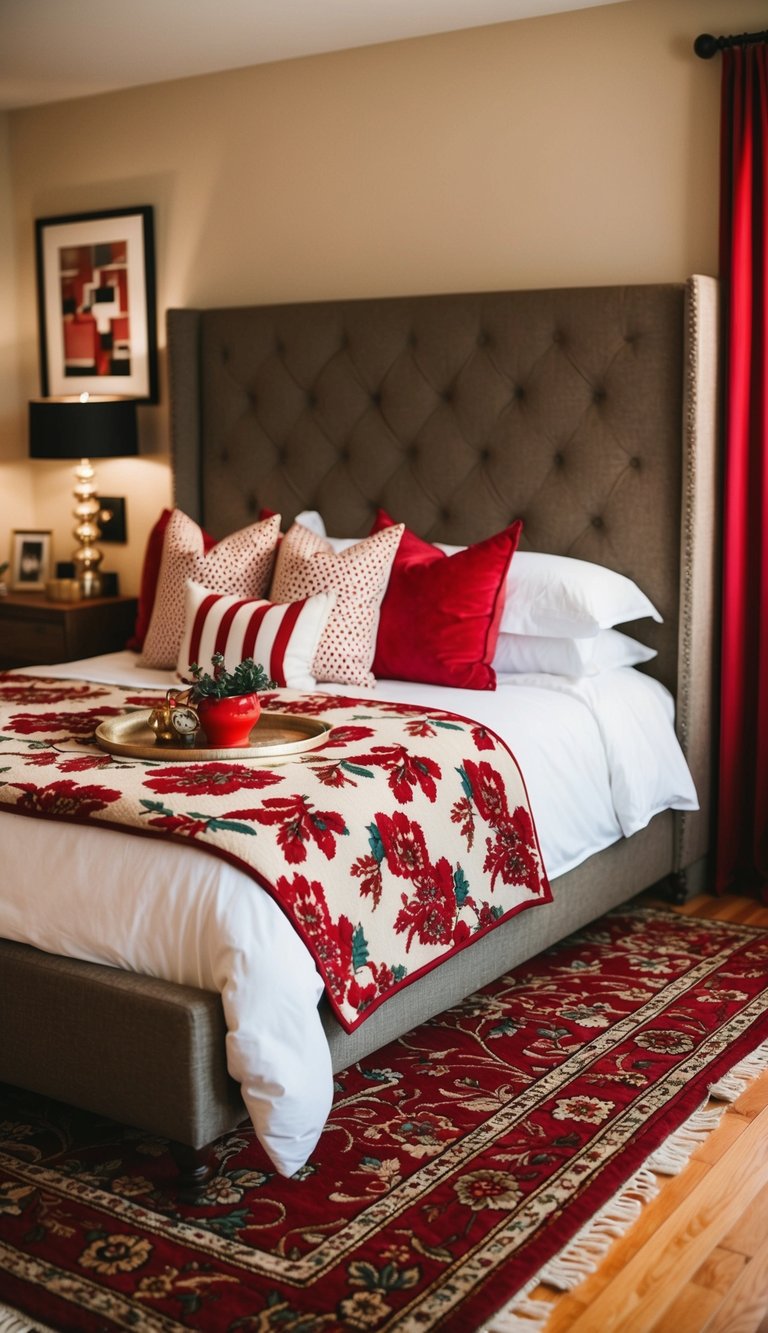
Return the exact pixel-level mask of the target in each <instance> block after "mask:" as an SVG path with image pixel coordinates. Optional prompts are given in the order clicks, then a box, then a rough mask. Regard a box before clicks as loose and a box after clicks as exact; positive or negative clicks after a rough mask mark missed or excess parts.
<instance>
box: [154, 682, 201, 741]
mask: <svg viewBox="0 0 768 1333" xmlns="http://www.w3.org/2000/svg"><path fill="white" fill-rule="evenodd" d="M149 725H150V727H151V729H152V731H154V733H155V736H156V737H157V742H158V744H159V745H178V744H179V742H181V743H182V745H191V744H192V742H193V741H194V739H195V732H196V731H197V729H198V727H199V726H200V719H199V717H198V716H197V710H196V709H194V708H193V707H192V705H191V704H190V703H189V702H188V696H187V695H186V694H178V693H177V692H175V691H174V690H169V691H168V693H167V695H166V697H165V701H164V702H163V703H161V704H158V705H157V708H153V709H152V712H151V713H150V715H149Z"/></svg>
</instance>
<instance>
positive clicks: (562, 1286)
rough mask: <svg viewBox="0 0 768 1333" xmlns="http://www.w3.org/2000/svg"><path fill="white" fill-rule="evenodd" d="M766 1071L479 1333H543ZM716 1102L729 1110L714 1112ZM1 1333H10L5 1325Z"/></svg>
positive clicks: (740, 1071)
mask: <svg viewBox="0 0 768 1333" xmlns="http://www.w3.org/2000/svg"><path fill="white" fill-rule="evenodd" d="M766 1070H768V1041H765V1042H763V1043H762V1044H761V1045H760V1046H758V1047H757V1048H756V1049H755V1050H754V1051H752V1052H751V1054H750V1055H747V1056H745V1058H744V1059H743V1060H740V1061H739V1063H738V1064H737V1065H734V1067H733V1069H731V1070H729V1071H728V1073H727V1074H724V1075H723V1076H722V1077H721V1078H719V1079H718V1080H717V1082H716V1083H713V1084H712V1086H711V1087H710V1089H709V1092H708V1095H707V1101H706V1102H704V1104H703V1105H702V1106H700V1107H699V1109H698V1110H697V1111H694V1112H693V1115H691V1116H689V1118H688V1120H687V1121H686V1122H685V1124H684V1125H681V1126H680V1128H679V1129H677V1130H675V1131H674V1133H673V1134H670V1136H669V1138H668V1139H666V1141H665V1142H664V1143H662V1144H661V1146H660V1147H659V1148H657V1149H656V1151H655V1152H654V1153H651V1155H650V1157H649V1158H648V1159H647V1161H646V1162H645V1163H644V1165H643V1166H641V1167H640V1169H639V1171H637V1172H636V1173H635V1175H634V1176H633V1177H632V1179H631V1180H628V1181H627V1183H626V1185H624V1187H623V1188H622V1189H621V1190H619V1192H618V1193H617V1194H616V1195H614V1197H613V1198H612V1199H609V1201H608V1203H606V1204H604V1205H603V1207H602V1208H601V1209H600V1210H599V1211H598V1212H597V1213H595V1216H594V1217H593V1218H590V1220H589V1222H587V1224H586V1225H585V1226H583V1227H582V1229H581V1231H579V1232H577V1234H576V1235H575V1236H574V1237H573V1240H571V1241H570V1242H569V1243H568V1245H566V1246H565V1247H564V1249H562V1250H561V1251H560V1253H559V1254H557V1255H555V1257H554V1259H550V1260H549V1262H548V1263H546V1264H545V1265H544V1267H543V1268H541V1269H540V1270H539V1272H538V1273H537V1274H536V1276H535V1277H534V1278H533V1279H532V1280H531V1281H530V1282H528V1283H526V1285H525V1287H523V1288H522V1289H521V1290H520V1291H518V1292H517V1293H516V1295H515V1296H513V1297H512V1300H511V1301H509V1303H508V1304H507V1305H506V1306H505V1307H504V1309H503V1310H500V1311H499V1312H498V1314H496V1315H494V1317H493V1319H491V1320H489V1322H488V1323H487V1324H484V1325H483V1327H482V1329H481V1330H479V1333H543V1331H544V1329H545V1328H546V1325H547V1323H548V1321H549V1318H550V1315H551V1314H552V1309H553V1306H552V1303H551V1302H550V1301H547V1300H545V1299H536V1298H534V1297H532V1296H531V1292H532V1291H534V1290H535V1289H536V1287H538V1286H548V1287H551V1288H553V1289H554V1290H555V1291H557V1292H564V1291H573V1290H574V1288H575V1287H577V1286H578V1285H579V1284H580V1283H581V1282H583V1281H584V1280H585V1279H586V1278H587V1277H589V1275H590V1273H594V1272H596V1270H597V1269H598V1268H599V1266H600V1264H601V1263H602V1261H603V1259H604V1258H605V1256H606V1254H607V1253H608V1250H609V1249H610V1247H611V1246H612V1245H613V1243H614V1241H616V1240H617V1239H618V1238H619V1237H620V1236H623V1235H625V1234H626V1232H627V1231H629V1229H630V1227H631V1226H632V1225H633V1223H634V1222H636V1221H637V1219H638V1217H639V1216H640V1213H641V1212H642V1210H643V1208H644V1207H645V1205H646V1204H648V1203H650V1201H651V1199H653V1198H654V1197H655V1196H656V1195H657V1194H658V1192H659V1184H658V1181H657V1179H656V1176H657V1175H662V1176H675V1175H679V1174H680V1172H681V1171H682V1170H683V1169H684V1167H686V1166H687V1165H688V1162H689V1161H690V1159H691V1157H692V1155H693V1153H694V1152H695V1150H696V1149H697V1148H698V1147H700V1146H701V1144H702V1143H704V1142H705V1141H706V1139H707V1138H708V1136H709V1135H710V1134H711V1133H712V1131H713V1130H714V1129H717V1126H718V1125H719V1124H720V1121H721V1120H722V1118H723V1116H724V1115H725V1112H726V1111H727V1109H728V1103H731V1102H735V1101H736V1100H737V1098H739V1097H740V1096H741V1094H742V1093H743V1092H745V1091H746V1089H747V1088H748V1087H749V1085H750V1083H752V1082H753V1081H754V1080H755V1079H756V1078H758V1077H759V1076H760V1075H761V1074H764V1073H765V1072H766ZM710 1098H713V1099H715V1100H716V1101H719V1102H722V1103H723V1105H721V1106H711V1105H710V1104H709V1099H710ZM0 1333H4V1330H3V1327H2V1324H0Z"/></svg>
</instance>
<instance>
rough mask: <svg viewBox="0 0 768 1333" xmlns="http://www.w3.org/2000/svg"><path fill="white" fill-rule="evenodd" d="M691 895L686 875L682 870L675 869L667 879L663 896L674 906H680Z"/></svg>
mask: <svg viewBox="0 0 768 1333" xmlns="http://www.w3.org/2000/svg"><path fill="white" fill-rule="evenodd" d="M690 896H691V890H690V886H689V884H688V876H687V874H686V873H685V871H684V870H675V871H674V872H673V873H672V874H671V875H670V876H669V879H668V880H667V887H666V889H665V891H664V897H665V898H666V900H667V902H668V903H672V904H673V906H675V907H682V905H683V903H684V902H687V901H688V899H689V898H690Z"/></svg>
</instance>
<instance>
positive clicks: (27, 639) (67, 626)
mask: <svg viewBox="0 0 768 1333" xmlns="http://www.w3.org/2000/svg"><path fill="white" fill-rule="evenodd" d="M136 605H137V601H136V598H135V597H92V598H88V599H86V600H83V601H81V602H49V601H48V599H47V597H46V596H45V595H44V594H43V593H33V592H9V593H8V594H7V596H5V597H0V669H2V670H6V669H7V668H9V667H24V666H44V665H45V664H46V663H48V662H71V661H75V660H76V659H77V658H80V657H97V656H98V654H99V653H111V652H115V651H116V650H117V649H119V648H124V647H125V644H126V640H127V639H129V638H130V637H131V634H132V633H133V627H134V623H135V620H136Z"/></svg>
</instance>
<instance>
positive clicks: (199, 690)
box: [189, 653, 275, 700]
mask: <svg viewBox="0 0 768 1333" xmlns="http://www.w3.org/2000/svg"><path fill="white" fill-rule="evenodd" d="M211 666H212V667H213V674H212V675H211V673H210V672H208V671H203V668H202V667H201V666H199V665H198V663H197V662H191V663H190V666H189V674H190V676H192V677H193V679H194V684H193V686H192V688H191V690H190V696H191V698H192V699H193V700H195V699H231V698H234V697H235V696H236V695H240V694H258V692H259V690H273V689H274V688H275V682H274V681H273V680H270V679H269V676H268V675H267V673H266V671H265V670H264V667H263V666H262V665H261V663H260V662H254V660H253V658H252V657H244V658H243V660H242V662H239V663H238V665H237V666H236V667H235V669H234V671H227V670H226V668H225V666H224V656H223V654H222V653H214V654H213V657H212V658H211Z"/></svg>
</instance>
